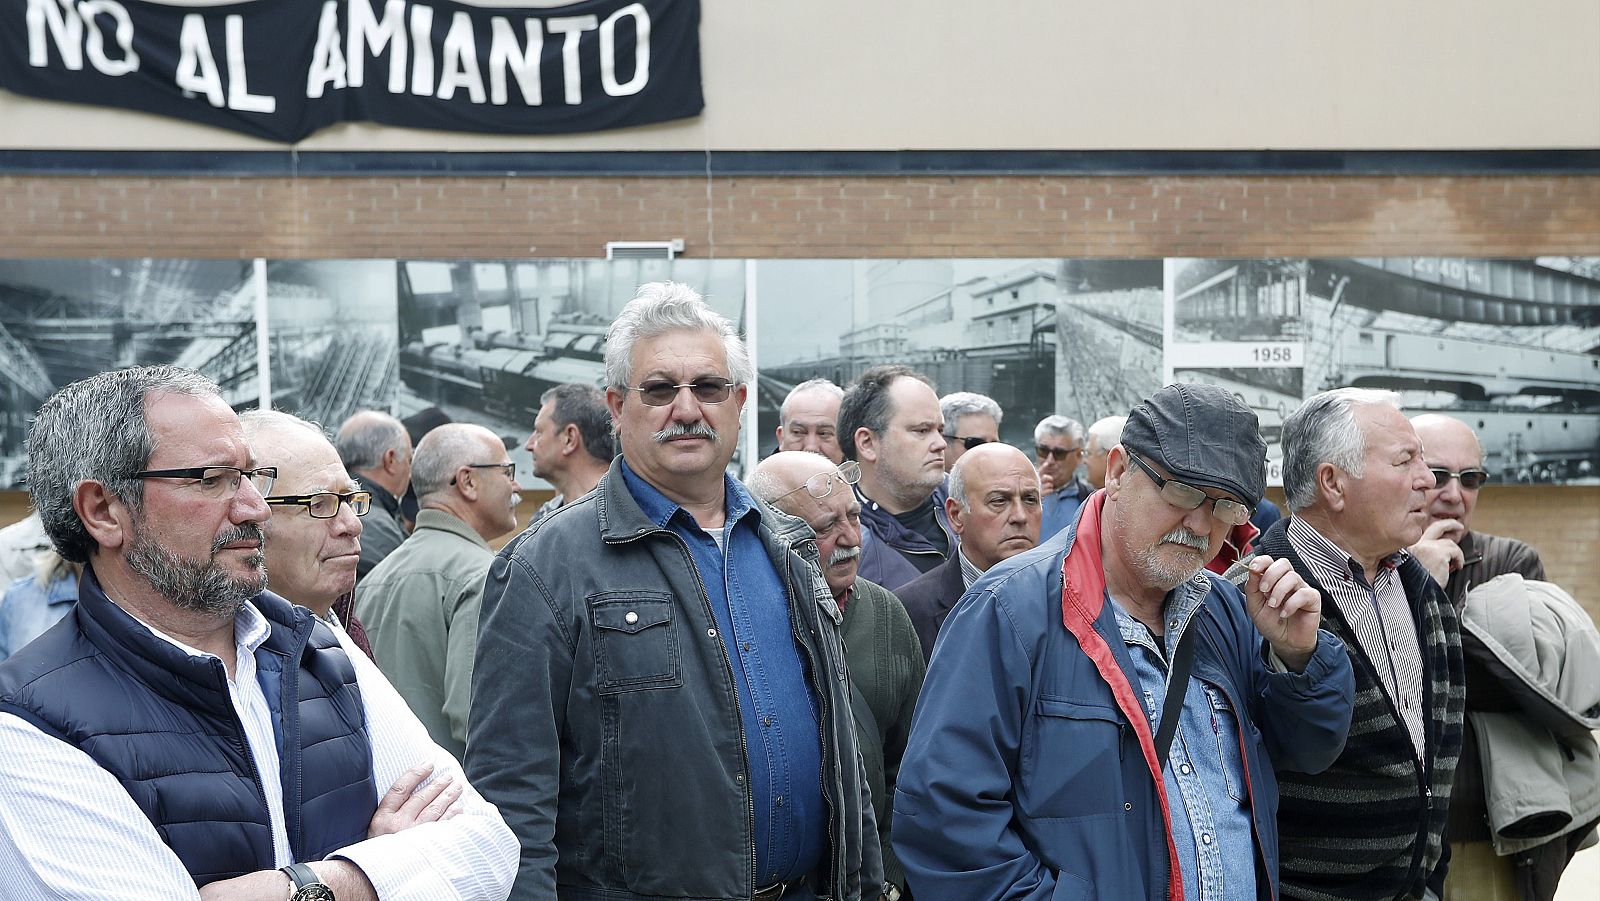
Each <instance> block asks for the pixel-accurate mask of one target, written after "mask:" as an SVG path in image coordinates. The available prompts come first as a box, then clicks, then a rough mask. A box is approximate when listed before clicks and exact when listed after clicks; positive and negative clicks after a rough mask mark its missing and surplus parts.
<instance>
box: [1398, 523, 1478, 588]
mask: <svg viewBox="0 0 1600 901" xmlns="http://www.w3.org/2000/svg"><path fill="white" fill-rule="evenodd" d="M1465 534H1467V527H1466V526H1464V525H1462V524H1461V521H1460V520H1457V519H1436V520H1434V521H1433V522H1431V523H1428V527H1427V528H1426V529H1423V530H1422V538H1421V539H1420V540H1418V541H1417V543H1416V544H1413V545H1412V546H1411V547H1410V548H1409V550H1410V551H1411V556H1413V557H1415V558H1417V562H1418V563H1421V564H1422V565H1423V566H1424V567H1426V568H1427V570H1428V575H1430V576H1433V581H1435V582H1438V583H1439V586H1440V587H1441V588H1442V587H1444V584H1445V583H1446V582H1449V581H1450V574H1451V573H1453V572H1455V571H1456V570H1458V569H1460V568H1461V566H1462V564H1463V563H1464V562H1465V561H1466V557H1464V556H1463V555H1462V553H1461V545H1459V544H1457V543H1456V542H1458V541H1460V540H1461V537H1462V536H1463V535H1465Z"/></svg>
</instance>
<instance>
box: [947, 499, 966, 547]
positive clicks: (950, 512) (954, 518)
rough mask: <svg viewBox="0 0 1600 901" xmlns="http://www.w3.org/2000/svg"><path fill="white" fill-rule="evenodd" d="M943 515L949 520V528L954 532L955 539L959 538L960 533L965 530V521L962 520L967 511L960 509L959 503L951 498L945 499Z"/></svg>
mask: <svg viewBox="0 0 1600 901" xmlns="http://www.w3.org/2000/svg"><path fill="white" fill-rule="evenodd" d="M944 515H945V516H948V517H949V518H950V528H951V529H952V530H954V532H955V533H956V537H957V538H959V537H961V533H962V532H964V531H966V528H967V521H966V519H964V518H963V517H965V516H966V515H967V511H965V510H963V509H961V502H960V501H958V500H956V499H955V498H953V497H947V498H945V499H944Z"/></svg>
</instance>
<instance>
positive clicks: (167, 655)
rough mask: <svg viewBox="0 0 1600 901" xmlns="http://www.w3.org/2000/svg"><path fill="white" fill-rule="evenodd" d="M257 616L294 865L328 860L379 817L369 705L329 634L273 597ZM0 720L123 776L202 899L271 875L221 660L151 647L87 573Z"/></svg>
mask: <svg viewBox="0 0 1600 901" xmlns="http://www.w3.org/2000/svg"><path fill="white" fill-rule="evenodd" d="M252 603H254V605H255V607H256V609H258V610H260V611H261V613H262V614H263V615H264V616H265V617H266V618H267V621H268V622H269V623H270V624H271V628H272V634H271V635H270V636H269V637H268V638H267V640H266V642H265V643H264V644H262V645H261V647H260V649H259V650H257V651H256V655H255V657H256V665H257V669H258V672H257V679H258V681H259V682H260V684H261V686H262V690H263V691H264V692H265V693H266V696H267V701H268V703H269V705H270V706H271V707H272V708H273V710H274V711H275V712H276V713H277V720H276V722H275V723H274V731H275V733H276V737H277V743H278V749H279V758H280V762H281V766H280V771H279V772H278V773H276V774H271V776H276V778H277V779H278V780H279V781H280V783H281V784H282V786H283V807H284V815H285V821H286V823H287V826H288V832H289V846H290V849H291V850H292V852H293V854H294V858H295V860H297V861H298V860H318V859H321V858H322V857H324V856H326V855H327V854H329V853H331V852H333V851H335V850H337V849H339V848H342V847H344V846H346V845H350V844H353V843H354V842H358V841H361V840H362V839H364V838H366V836H367V824H368V822H369V821H370V820H371V819H372V814H373V811H374V810H376V809H377V800H378V792H377V790H376V789H375V788H374V786H373V782H372V749H371V746H370V744H369V742H368V738H367V730H366V726H365V723H364V716H363V711H362V704H361V693H360V690H359V687H358V686H357V684H356V676H355V670H354V669H353V668H352V667H351V665H350V660H349V658H348V657H346V656H345V653H344V651H343V650H342V649H341V648H340V646H339V641H338V639H337V638H336V637H335V636H334V634H333V632H332V631H331V630H330V629H329V628H328V627H327V626H326V625H323V624H322V623H320V622H318V621H317V620H316V619H315V618H314V617H313V616H312V615H311V614H310V613H309V612H308V611H306V610H305V609H303V608H298V607H294V606H292V605H291V604H289V602H287V601H285V600H284V599H283V598H280V597H278V596H277V595H275V594H272V593H271V592H263V593H262V594H260V595H259V596H257V597H256V598H255V599H254V601H253V602H252ZM0 712H4V713H10V714H15V715H17V716H19V717H22V718H23V719H25V720H27V721H28V722H30V723H32V724H33V725H34V726H36V727H37V728H39V729H40V730H41V731H43V732H44V733H46V734H48V735H51V736H54V737H56V738H59V739H61V740H62V741H64V742H66V743H67V744H70V745H72V746H74V747H76V748H78V749H79V750H81V751H83V752H84V753H86V754H88V755H89V756H90V757H92V758H94V761H95V762H96V763H98V764H99V765H100V766H101V767H103V768H104V769H105V770H106V771H108V772H110V773H111V774H112V775H113V776H115V777H116V778H117V780H118V781H120V782H121V783H122V787H123V788H124V789H126V790H127V792H128V795H129V796H130V797H131V798H132V799H133V800H134V802H135V803H137V804H138V805H139V808H140V809H141V810H143V811H144V813H145V816H147V817H149V818H150V822H151V823H153V824H154V825H155V827H156V831H157V832H159V833H160V835H161V838H162V840H163V841H165V842H166V843H167V845H168V846H169V847H171V848H172V850H173V852H174V853H176V854H177V855H178V858H179V859H180V860H182V861H183V865H184V867H185V868H187V869H188V871H189V874H190V875H191V876H193V877H194V881H195V885H196V886H203V885H206V884H207V883H210V882H215V881H217V880H221V879H228V878H231V877H234V876H240V875H243V874H245V873H250V872H254V871H256V870H269V869H272V868H273V866H274V863H275V862H274V860H273V851H272V830H271V826H270V820H269V819H268V816H267V805H266V796H265V794H264V793H263V791H262V788H261V779H260V775H259V774H257V772H256V767H255V762H254V759H253V758H252V757H251V756H250V753H249V751H248V746H247V743H246V739H245V732H244V727H243V725H242V724H241V723H240V721H239V717H238V715H237V714H236V713H235V712H234V709H233V705H232V703H231V701H230V700H229V697H228V682H227V672H226V670H225V669H224V668H223V665H222V661H220V660H217V659H215V658H198V657H190V656H188V655H187V654H185V653H184V652H183V651H181V650H179V649H178V648H176V647H174V646H173V645H171V644H169V643H168V642H166V641H163V640H162V639H160V638H158V637H157V636H155V635H152V634H151V633H150V632H149V630H147V629H146V628H144V627H143V626H142V625H140V624H139V623H138V621H136V620H135V619H133V617H131V616H129V615H128V614H127V613H126V612H124V611H123V610H122V609H121V608H120V607H118V606H117V605H115V604H114V603H112V602H111V601H110V600H109V599H107V598H106V595H105V592H104V591H102V590H101V588H100V582H99V580H98V579H96V578H95V576H94V571H93V570H92V569H86V570H85V571H84V574H83V580H82V586H81V589H80V594H79V600H78V605H77V607H76V608H75V609H74V611H73V612H72V614H70V615H68V616H67V617H65V618H64V619H62V620H61V621H60V622H59V623H56V625H55V626H53V627H51V628H50V629H49V630H48V631H47V632H45V633H44V634H43V635H41V636H39V638H38V639H37V640H35V641H34V642H33V643H32V644H30V645H28V646H27V647H25V648H23V649H22V650H20V651H19V652H17V654H15V655H14V656H12V657H11V658H9V659H8V660H6V661H5V662H4V663H3V664H0ZM173 776H182V778H171V777H173ZM271 776H269V778H270V777H271Z"/></svg>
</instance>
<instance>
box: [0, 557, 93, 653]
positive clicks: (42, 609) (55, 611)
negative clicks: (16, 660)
mask: <svg viewBox="0 0 1600 901" xmlns="http://www.w3.org/2000/svg"><path fill="white" fill-rule="evenodd" d="M77 602H78V579H77V577H76V576H74V575H73V574H72V572H71V571H70V570H64V571H63V572H61V573H60V574H59V575H57V576H56V577H55V578H54V579H51V580H50V584H49V585H40V584H39V577H38V576H27V577H26V578H22V579H18V580H17V581H15V582H12V583H11V587H10V588H8V589H6V593H5V597H3V598H0V660H4V659H6V658H7V657H10V656H11V655H12V654H15V653H16V652H17V649H19V648H21V647H22V646H23V645H25V644H27V643H28V642H30V641H32V640H34V639H35V638H38V637H39V636H40V635H42V634H44V630H46V629H48V628H50V627H51V626H53V625H55V624H56V623H57V622H58V621H59V620H60V619H61V617H63V616H66V615H67V611H68V610H71V609H72V605H73V604H76V603H77Z"/></svg>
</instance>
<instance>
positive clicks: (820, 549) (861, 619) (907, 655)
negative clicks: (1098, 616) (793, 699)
mask: <svg viewBox="0 0 1600 901" xmlns="http://www.w3.org/2000/svg"><path fill="white" fill-rule="evenodd" d="M860 477H861V467H860V465H859V464H857V463H856V462H855V461H854V460H849V461H846V462H845V463H844V464H842V465H840V466H837V467H835V466H834V465H833V463H832V462H831V461H829V460H828V459H827V458H826V457H823V456H821V455H819V454H812V453H800V452H795V451H780V452H778V453H776V454H773V455H772V456H770V457H768V458H766V459H765V460H762V461H761V463H760V465H758V466H757V467H756V469H755V471H754V472H753V473H751V474H750V478H749V479H748V480H747V481H748V484H749V487H750V492H751V493H752V494H754V495H755V496H756V497H758V498H760V499H761V500H763V501H765V502H766V503H767V504H768V505H769V506H772V507H775V508H777V509H779V510H781V511H783V512H784V513H787V514H789V515H790V516H797V517H799V518H800V519H803V520H805V522H806V525H808V526H810V527H811V530H812V531H813V532H815V533H816V536H817V560H818V562H819V563H820V564H821V565H822V576H823V578H824V579H825V580H826V581H827V583H828V590H829V591H831V592H832V593H833V599H834V600H835V601H837V602H838V604H839V609H840V610H842V611H844V623H843V625H842V626H841V629H842V632H843V635H844V646H845V661H846V663H847V664H848V665H849V670H850V686H851V692H850V698H851V709H852V711H854V713H855V721H856V738H857V740H858V741H859V742H860V744H861V758H862V760H863V762H865V764H866V767H867V786H868V788H869V789H871V792H872V809H873V813H874V814H875V815H876V817H877V820H878V841H879V845H880V847H882V849H883V869H884V879H885V881H887V882H888V883H889V884H890V885H891V886H893V887H894V891H893V892H891V893H890V894H891V896H892V895H893V894H894V893H895V892H904V891H905V887H906V877H905V873H904V871H902V870H901V869H900V865H899V863H898V862H897V861H896V860H895V857H894V854H893V852H892V851H891V850H890V847H889V828H890V817H889V814H890V810H891V808H890V806H889V805H890V804H891V803H892V801H893V800H894V781H895V777H896V776H897V775H898V774H899V772H900V758H901V756H902V755H903V754H904V753H905V749H906V738H907V736H908V735H909V734H910V732H911V714H912V712H913V711H914V710H915V709H916V706H917V693H918V691H920V690H921V688H922V675H923V670H924V666H923V661H922V654H921V652H920V649H919V647H918V644H917V633H916V632H915V631H914V630H913V629H912V626H911V618H910V617H909V616H907V615H906V608H905V607H904V605H902V603H901V601H900V599H899V598H898V597H897V596H896V595H895V594H894V593H893V592H891V591H889V590H888V589H887V588H884V587H883V586H881V585H876V584H874V583H872V582H869V581H867V580H866V579H861V578H857V564H858V563H859V562H860V555H861V504H860V502H858V501H857V500H856V498H855V493H854V492H853V491H851V490H850V489H851V486H853V485H854V484H855V483H856V481H857V480H858V479H860Z"/></svg>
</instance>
